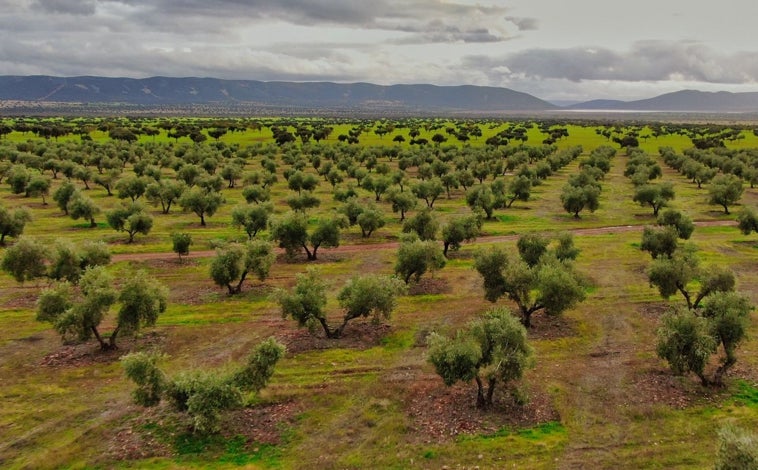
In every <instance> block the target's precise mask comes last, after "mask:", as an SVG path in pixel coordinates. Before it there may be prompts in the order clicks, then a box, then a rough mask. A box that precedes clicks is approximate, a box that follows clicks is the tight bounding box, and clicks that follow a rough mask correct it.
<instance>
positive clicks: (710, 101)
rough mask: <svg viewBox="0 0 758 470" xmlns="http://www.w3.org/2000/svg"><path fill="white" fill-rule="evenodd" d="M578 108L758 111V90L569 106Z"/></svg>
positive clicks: (676, 94)
mask: <svg viewBox="0 0 758 470" xmlns="http://www.w3.org/2000/svg"><path fill="white" fill-rule="evenodd" d="M567 109H574V110H579V109H583V110H608V111H611V110H617V111H618V110H629V111H665V112H704V113H749V112H758V92H753V93H730V92H727V91H719V92H706V91H697V90H683V91H677V92H674V93H666V94H665V95H660V96H656V97H655V98H649V99H645V100H637V101H617V100H594V101H587V102H585V103H579V104H575V105H572V106H569V107H568V108H567Z"/></svg>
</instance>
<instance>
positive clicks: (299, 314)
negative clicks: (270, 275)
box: [274, 269, 405, 338]
mask: <svg viewBox="0 0 758 470" xmlns="http://www.w3.org/2000/svg"><path fill="white" fill-rule="evenodd" d="M404 288H405V286H404V285H403V284H402V282H401V281H399V280H398V279H397V278H394V277H387V276H376V275H367V276H359V277H354V278H352V279H350V280H349V281H348V282H347V284H346V285H345V287H343V289H342V290H341V291H340V292H339V294H338V295H337V300H338V301H339V304H340V306H341V307H342V309H343V310H344V312H345V313H344V315H343V317H342V322H341V323H340V324H339V326H330V325H329V320H328V318H327V312H326V303H327V297H326V290H327V285H326V283H325V282H324V280H323V279H322V277H321V276H320V274H319V273H318V272H317V271H315V270H312V269H311V270H308V272H307V273H305V274H299V275H297V281H296V283H295V286H294V287H293V288H292V290H291V291H286V290H283V289H280V290H278V291H277V292H276V293H275V294H274V298H275V300H276V301H277V303H278V304H279V306H280V307H281V310H282V316H283V317H284V318H287V317H292V319H294V320H295V321H297V323H298V325H300V326H305V327H307V328H308V329H309V330H310V331H311V332H313V331H315V330H316V329H317V328H318V327H321V328H322V329H323V331H324V335H325V336H326V337H327V338H339V337H341V336H342V333H343V331H344V329H345V327H346V326H347V323H348V322H349V321H351V320H354V319H356V318H361V317H364V318H367V317H372V318H373V319H374V321H376V322H378V321H380V320H381V319H383V318H384V319H386V318H389V316H390V314H391V312H392V311H393V310H394V309H395V306H396V304H397V302H396V297H397V295H398V294H400V293H402V292H404Z"/></svg>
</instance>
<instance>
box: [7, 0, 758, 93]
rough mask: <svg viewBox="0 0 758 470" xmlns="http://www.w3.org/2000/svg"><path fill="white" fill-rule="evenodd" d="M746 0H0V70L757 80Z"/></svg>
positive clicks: (492, 80)
mask: <svg viewBox="0 0 758 470" xmlns="http://www.w3.org/2000/svg"><path fill="white" fill-rule="evenodd" d="M756 18H758V2H756V1H755V0H722V1H721V2H713V1H697V0H694V1H693V0H636V1H634V2H630V1H614V0H479V1H476V0H365V1H364V0H278V1H276V0H0V75H29V74H48V75H62V76H75V75H103V76H124V77H135V78H141V77H149V76H155V75H164V76H203V77H217V78H234V79H256V80H295V81H314V80H327V81H337V82H357V81H364V82H372V83H379V84H394V83H433V84H437V85H459V84H474V85H491V86H504V87H509V88H513V89H516V90H519V91H524V92H527V93H532V94H534V95H536V96H539V97H541V98H544V99H551V100H584V99H594V98H618V99H638V98H647V97H651V96H654V95H657V94H660V93H665V92H669V91H675V90H680V89H684V88H688V89H700V90H706V91H716V90H727V91H758V36H757V35H756V32H755V31H756V30H757V29H756V22H757V20H756Z"/></svg>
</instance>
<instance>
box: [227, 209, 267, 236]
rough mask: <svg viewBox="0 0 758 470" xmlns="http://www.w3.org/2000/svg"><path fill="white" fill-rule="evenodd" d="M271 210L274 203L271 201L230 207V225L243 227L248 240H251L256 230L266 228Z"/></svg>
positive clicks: (256, 232)
mask: <svg viewBox="0 0 758 470" xmlns="http://www.w3.org/2000/svg"><path fill="white" fill-rule="evenodd" d="M273 212H274V205H273V204H271V203H265V204H245V205H239V206H236V207H235V208H234V209H232V225H233V226H234V227H237V228H240V227H241V228H243V229H244V230H245V233H247V238H248V240H252V239H253V237H255V236H256V235H257V234H258V232H260V231H261V230H266V227H267V226H268V219H269V217H270V216H271V214H272V213H273Z"/></svg>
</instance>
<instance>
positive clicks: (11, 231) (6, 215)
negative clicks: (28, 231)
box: [0, 204, 32, 246]
mask: <svg viewBox="0 0 758 470" xmlns="http://www.w3.org/2000/svg"><path fill="white" fill-rule="evenodd" d="M31 220H32V214H31V212H29V209H27V208H26V207H19V208H17V209H14V210H13V211H10V210H9V209H8V208H7V207H5V206H4V205H2V204H0V246H5V237H14V238H18V237H20V236H21V234H22V233H24V228H25V227H26V224H27V222H29V221H31Z"/></svg>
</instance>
